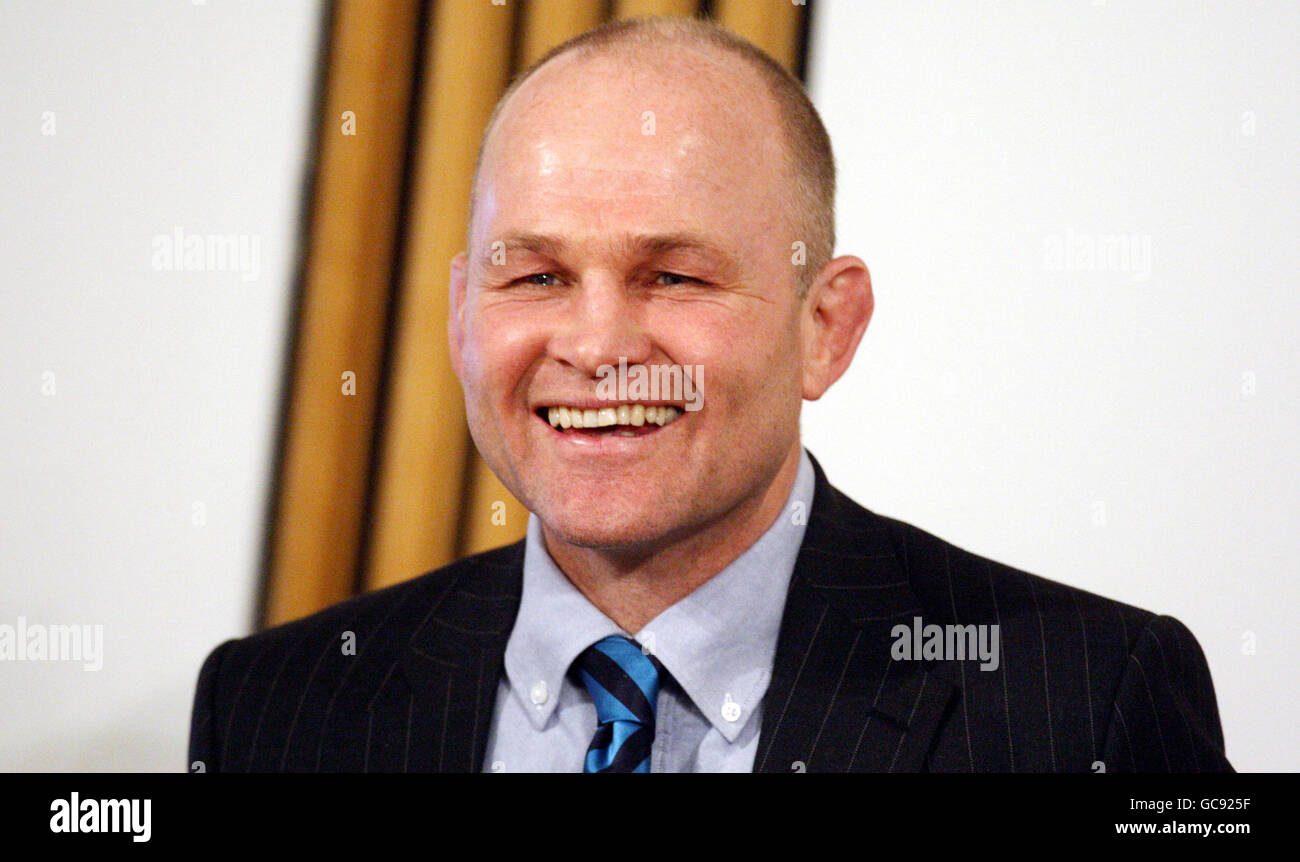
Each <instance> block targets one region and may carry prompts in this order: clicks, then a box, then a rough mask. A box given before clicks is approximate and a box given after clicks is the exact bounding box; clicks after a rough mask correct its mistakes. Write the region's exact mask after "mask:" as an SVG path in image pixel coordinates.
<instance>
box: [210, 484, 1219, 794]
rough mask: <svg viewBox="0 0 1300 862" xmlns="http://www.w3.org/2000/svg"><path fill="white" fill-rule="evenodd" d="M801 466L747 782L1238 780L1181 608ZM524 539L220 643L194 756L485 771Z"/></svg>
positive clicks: (310, 766) (237, 765)
mask: <svg viewBox="0 0 1300 862" xmlns="http://www.w3.org/2000/svg"><path fill="white" fill-rule="evenodd" d="M814 469H815V472H816V490H815V496H814V498H813V505H812V509H811V515H810V517H809V521H808V525H807V530H806V532H805V535H804V541H803V544H802V546H801V547H800V550H799V556H798V559H797V561H796V564H795V569H794V573H793V576H792V578H791V582H790V589H789V592H788V595H787V598H786V606H785V613H784V617H783V619H782V623H781V632H780V635H779V638H778V643H777V651H776V657H775V661H774V666H773V673H772V679H771V683H770V685H769V687H768V691H767V694H766V697H765V699H764V703H763V714H762V726H761V729H760V733H759V744H758V750H757V753H756V755H755V759H754V770H755V771H756V772H792V771H800V772H801V771H809V772H815V771H827V772H845V771H847V772H907V771H933V772H952V771H958V772H966V771H971V772H976V771H978V772H985V771H1015V772H1029V771H1034V772H1049V771H1050V772H1086V771H1102V770H1103V769H1104V770H1105V771H1109V772H1120V771H1143V772H1166V771H1231V769H1232V767H1231V766H1230V765H1229V763H1228V761H1227V759H1226V758H1225V756H1224V746H1223V732H1222V730H1221V728H1220V724H1219V714H1218V708H1217V705H1216V703H1215V696H1214V688H1213V685H1212V683H1211V680H1210V673H1209V668H1208V667H1207V665H1206V662H1205V657H1204V655H1203V654H1202V652H1201V649H1200V647H1199V646H1198V644H1197V643H1196V640H1195V638H1194V637H1193V636H1192V634H1191V633H1190V632H1189V631H1188V630H1187V629H1186V628H1185V627H1184V626H1183V625H1182V624H1181V623H1179V622H1178V621H1177V620H1175V619H1173V618H1171V617H1167V616H1156V615H1155V614H1152V613H1150V612H1148V611H1144V610H1140V609H1138V608H1134V607H1130V606H1128V605H1125V604H1121V603H1119V602H1116V601H1112V600H1110V599H1105V598H1102V597H1100V596H1096V595H1093V594H1091V593H1087V592H1084V591H1082V590H1078V589H1074V588H1071V587H1067V586H1065V585H1062V584H1058V583H1055V582H1053V581H1049V580H1046V579H1044V578H1040V577H1037V576H1035V575H1031V574H1027V573H1025V572H1022V571H1018V570H1016V569H1013V568H1010V567H1009V566H1005V565H1001V564H999V563H996V562H993V561H991V560H988V559H984V558H982V557H979V556H976V555H975V554H972V553H970V552H968V551H964V550H962V549H960V548H957V547H955V546H953V545H951V544H949V543H948V542H945V541H943V540H942V539H939V538H937V537H935V536H932V535H930V534H929V533H926V532H924V531H922V530H920V529H918V528H916V527H913V526H911V525H909V524H905V523H903V522H901V521H897V520H893V519H891V518H886V517H882V516H880V515H877V514H874V513H872V512H870V511H868V510H867V509H864V508H863V507H861V506H859V505H858V504H856V503H854V502H853V501H852V500H850V499H849V498H848V497H846V496H844V495H843V494H841V493H840V492H839V491H837V490H836V489H835V488H834V487H832V486H831V485H830V484H829V483H828V482H827V481H826V476H825V474H824V473H823V472H822V469H821V467H820V465H817V464H816V462H815V461H814ZM523 548H524V545H523V542H522V541H521V542H518V543H516V544H513V545H510V546H507V547H504V548H500V549H497V550H494V551H489V552H487V553H484V554H479V555H476V556H473V557H469V558H466V559H463V560H460V561H459V562H456V563H453V564H452V565H450V566H447V567H445V568H442V569H439V570H437V571H434V572H431V573H429V574H426V575H423V576H421V577H419V578H416V579H414V580H411V581H408V582H406V583H402V584H399V585H396V586H393V587H389V588H387V589H384V590H380V591H377V592H374V593H370V594H367V595H364V596H360V597H358V598H355V599H352V600H350V601H347V602H344V603H342V604H339V605H335V606H334V607H331V608H328V609H326V610H324V611H321V612H320V613H317V614H315V615H314V616H310V617H307V618H306V619H302V620H299V621H296V622H293V623H289V624H286V625H282V626H278V627H276V628H272V629H270V630H267V631H264V632H261V633H259V634H255V635H252V636H249V637H246V638H243V639H240V640H231V641H227V642H226V643H223V644H221V645H220V646H219V647H217V648H216V649H215V650H214V651H213V652H212V654H211V655H210V656H209V657H208V659H207V661H206V662H205V663H204V665H203V669H202V671H201V672H200V675H199V680H198V689H197V694H196V697H195V701H194V713H193V722H192V725H191V734H190V761H191V763H193V762H194V761H202V762H203V763H204V768H205V769H206V770H207V771H209V772H215V771H240V772H242V771H293V772H312V771H321V772H324V771H329V772H334V771H349V772H351V771H412V772H415V771H439V772H442V771H455V772H464V771H479V770H481V769H482V768H483V759H484V756H485V750H486V745H487V740H488V732H489V730H490V726H491V722H492V717H493V706H494V702H495V698H496V693H497V683H498V680H499V678H500V677H501V674H502V673H503V655H504V651H505V645H506V640H507V638H508V637H509V635H510V631H511V628H512V626H513V624H514V618H515V614H516V612H517V610H518V607H519V600H520V593H521V588H522V574H523ZM916 617H920V618H921V619H922V621H923V623H924V624H931V623H935V624H939V625H948V624H954V625H962V626H965V625H970V624H977V625H978V624H984V625H993V624H996V625H998V626H999V632H1000V636H1001V648H1000V657H999V664H998V667H997V668H996V670H981V669H980V665H979V662H978V661H969V660H967V661H957V660H948V661H938V660H897V659H895V658H894V657H893V656H892V655H891V647H892V646H893V644H894V642H895V639H894V636H893V629H894V626H896V625H899V624H902V625H906V626H909V627H910V626H911V625H912V624H913V621H914V619H915V618H916ZM349 640H351V641H352V642H353V643H354V644H355V649H354V650H348V649H345V647H346V644H347V643H348V642H349Z"/></svg>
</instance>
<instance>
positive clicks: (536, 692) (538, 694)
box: [528, 680, 551, 706]
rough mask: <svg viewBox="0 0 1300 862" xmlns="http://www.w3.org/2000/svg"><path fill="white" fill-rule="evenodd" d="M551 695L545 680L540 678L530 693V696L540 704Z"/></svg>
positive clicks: (534, 701)
mask: <svg viewBox="0 0 1300 862" xmlns="http://www.w3.org/2000/svg"><path fill="white" fill-rule="evenodd" d="M550 695H551V693H550V692H549V691H547V689H546V681H545V680H539V681H538V683H537V685H535V686H533V690H532V691H530V692H529V693H528V697H529V698H530V699H531V700H532V702H533V703H535V704H536V705H538V706H541V705H542V704H544V703H546V698H548V697H550Z"/></svg>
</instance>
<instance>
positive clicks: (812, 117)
mask: <svg viewBox="0 0 1300 862" xmlns="http://www.w3.org/2000/svg"><path fill="white" fill-rule="evenodd" d="M665 43H669V44H671V43H676V44H687V45H692V46H696V47H711V48H717V49H720V50H722V51H725V52H727V53H729V54H731V55H733V56H736V57H739V58H740V59H741V60H744V61H745V62H746V63H747V64H748V65H749V67H750V68H751V69H753V70H755V71H756V72H757V73H758V74H759V76H760V78H761V79H762V81H763V83H764V84H765V85H766V86H767V91H768V95H770V96H771V98H772V101H773V102H774V103H775V105H776V108H777V112H778V114H779V116H780V118H781V124H782V127H783V132H784V135H783V138H784V143H785V150H786V157H787V168H788V169H789V172H790V174H791V175H792V176H793V177H794V181H795V188H794V195H793V201H792V203H793V205H794V207H795V208H796V210H797V217H796V218H795V220H794V221H795V223H796V224H797V225H798V229H799V230H800V232H801V237H800V239H802V240H803V242H804V244H805V263H804V266H803V270H802V272H801V275H800V277H799V278H798V279H796V283H797V286H798V288H799V293H800V295H801V296H802V295H805V294H806V293H807V290H808V287H809V286H810V285H811V283H812V281H813V279H814V277H815V276H816V275H817V273H818V272H820V271H821V268H822V267H823V266H825V265H826V263H827V262H828V261H829V260H830V259H831V256H832V254H833V253H834V249H835V157H834V154H833V153H832V151H831V139H830V135H828V134H827V133H826V126H825V125H823V123H822V120H821V116H820V115H819V114H818V113H817V109H816V108H815V107H814V106H813V103H812V101H811V100H810V99H809V98H808V93H807V91H806V90H805V89H804V86H803V84H802V83H801V82H800V81H799V79H798V78H796V77H795V76H794V75H792V74H790V73H789V72H788V71H786V69H785V67H784V66H782V65H781V64H780V63H778V62H777V61H776V60H773V59H772V58H771V57H770V56H768V55H767V54H766V53H764V52H763V51H762V50H761V49H760V48H758V47H757V46H756V45H754V44H753V43H751V42H749V41H747V40H745V39H743V38H741V37H740V36H737V35H736V34H734V33H732V32H731V31H729V30H726V29H724V28H723V27H720V26H718V25H717V24H714V23H712V22H709V21H706V20H703V19H699V18H673V17H643V18H628V19H624V20H619V21H610V22H609V23H606V24H604V25H602V26H600V27H597V28H595V29H593V30H589V31H587V32H586V33H583V34H581V35H579V36H575V37H574V38H572V39H570V40H568V41H567V42H564V43H562V44H560V45H557V46H556V47H554V48H552V49H551V50H550V51H548V52H547V53H546V54H545V55H544V56H542V57H541V58H540V59H539V60H537V62H535V63H533V64H532V65H531V66H529V67H528V68H527V69H524V70H523V71H522V72H520V73H519V74H518V75H517V76H516V77H515V79H514V81H513V82H511V84H510V86H509V87H508V88H507V89H506V91H505V93H504V94H502V96H501V98H500V99H499V100H498V101H497V104H496V107H495V108H494V109H493V111H492V116H491V118H490V119H489V120H488V124H487V128H486V129H485V130H484V132H483V140H482V142H481V143H480V145H479V152H478V161H477V163H476V164H475V166H474V183H473V186H472V187H471V188H472V192H471V200H470V224H471V225H472V224H473V214H474V203H473V200H474V197H476V196H477V191H478V175H479V168H480V167H481V166H482V163H483V153H484V150H485V149H486V147H487V140H488V136H489V135H490V134H491V133H492V129H493V127H494V126H495V125H496V122H497V118H498V116H499V115H500V113H501V110H502V107H503V106H504V105H505V103H506V102H507V101H508V100H509V99H510V97H511V96H512V95H513V94H514V92H515V91H516V90H518V89H519V87H520V86H522V85H523V83H524V82H525V81H527V80H528V79H529V78H531V77H532V76H533V74H534V73H535V72H536V71H537V70H538V69H540V68H541V67H543V66H545V65H546V64H547V63H549V62H550V61H551V60H554V59H555V58H556V57H560V56H563V55H565V54H570V53H573V52H578V53H579V54H581V55H592V54H597V53H601V52H605V51H609V50H610V49H613V48H618V47H622V46H638V45H639V46H655V47H659V46H663V45H664V44H665ZM792 251H793V250H792ZM792 257H793V255H792Z"/></svg>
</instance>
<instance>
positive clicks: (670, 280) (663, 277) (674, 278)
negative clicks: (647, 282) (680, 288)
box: [655, 272, 702, 286]
mask: <svg viewBox="0 0 1300 862" xmlns="http://www.w3.org/2000/svg"><path fill="white" fill-rule="evenodd" d="M655 282H656V283H657V284H661V285H665V286H672V285H676V284H701V283H702V282H701V281H700V280H699V279H698V278H691V277H690V276H689V275H678V274H677V273H675V272H661V273H659V275H658V276H656V278H655Z"/></svg>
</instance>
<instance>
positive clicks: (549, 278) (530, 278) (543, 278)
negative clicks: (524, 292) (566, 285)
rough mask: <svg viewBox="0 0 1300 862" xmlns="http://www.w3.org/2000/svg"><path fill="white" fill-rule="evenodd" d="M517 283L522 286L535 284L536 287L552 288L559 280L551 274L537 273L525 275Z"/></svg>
mask: <svg viewBox="0 0 1300 862" xmlns="http://www.w3.org/2000/svg"><path fill="white" fill-rule="evenodd" d="M519 281H520V283H523V284H535V285H537V286H538V287H554V286H555V285H557V284H559V283H560V279H559V278H558V277H557V276H556V275H555V273H553V272H538V273H534V274H533V275H526V276H524V277H523V278H521V279H519Z"/></svg>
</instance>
